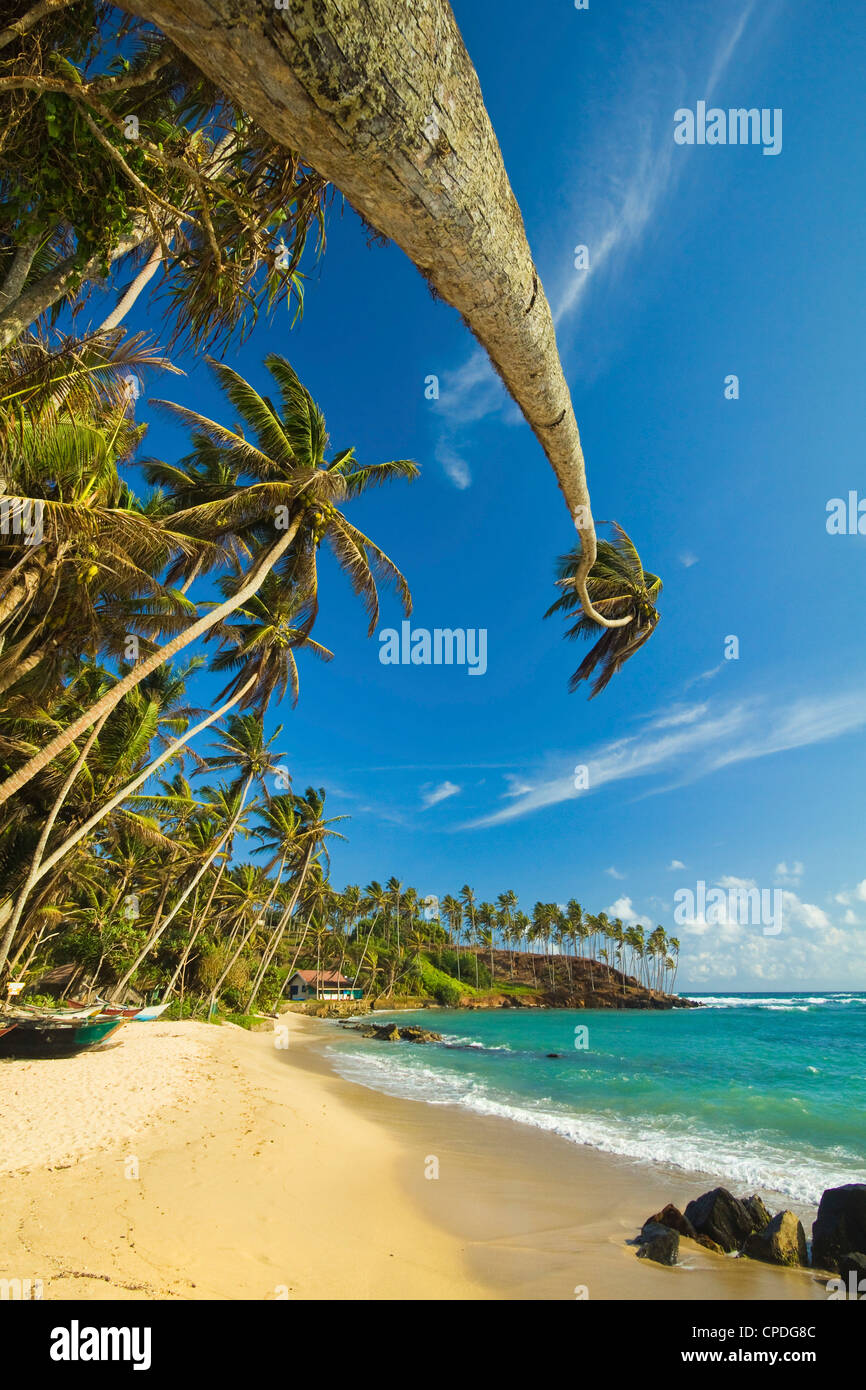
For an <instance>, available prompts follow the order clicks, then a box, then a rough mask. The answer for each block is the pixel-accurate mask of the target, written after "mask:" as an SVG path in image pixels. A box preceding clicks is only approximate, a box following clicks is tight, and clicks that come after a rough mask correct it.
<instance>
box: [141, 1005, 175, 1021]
mask: <svg viewBox="0 0 866 1390" xmlns="http://www.w3.org/2000/svg"><path fill="white" fill-rule="evenodd" d="M169 1002H170V1001H169ZM167 1008H168V1004H151V1005H150V1007H149V1008H147V1009H139V1010H138V1011H137V1013H135V1014H134V1015H133V1019H132V1021H133V1023H153V1022H154V1020H155V1019H157V1018H159V1016H160V1014H164V1013H165V1011H166V1009H167Z"/></svg>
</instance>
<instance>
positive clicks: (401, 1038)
mask: <svg viewBox="0 0 866 1390" xmlns="http://www.w3.org/2000/svg"><path fill="white" fill-rule="evenodd" d="M346 1027H348V1028H351V1030H352V1032H354V1033H360V1034H361V1036H362V1037H365V1038H376V1039H377V1040H378V1041H379V1042H410V1043H430V1042H441V1041H442V1034H441V1033H433V1032H431V1031H430V1029H429V1028H416V1027H414V1026H412V1027H407V1028H399V1027H398V1026H397V1024H396V1023H349V1024H347V1025H346Z"/></svg>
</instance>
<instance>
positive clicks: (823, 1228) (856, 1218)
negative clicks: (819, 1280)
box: [812, 1182, 866, 1273]
mask: <svg viewBox="0 0 866 1390" xmlns="http://www.w3.org/2000/svg"><path fill="white" fill-rule="evenodd" d="M858 1250H866V1183H862V1182H851V1183H847V1184H846V1186H845V1187H828V1188H827V1190H826V1192H825V1193H824V1195H823V1196H822V1198H821V1202H820V1205H819V1207H818V1216H817V1218H816V1220H815V1223H814V1225H813V1226H812V1263H813V1264H814V1265H816V1266H817V1267H818V1268H819V1269H828V1270H830V1271H831V1272H833V1273H835V1272H836V1271H837V1270H838V1269H839V1267H840V1262H841V1260H842V1257H843V1255H848V1254H849V1253H850V1252H852V1251H853V1252H856V1251H858Z"/></svg>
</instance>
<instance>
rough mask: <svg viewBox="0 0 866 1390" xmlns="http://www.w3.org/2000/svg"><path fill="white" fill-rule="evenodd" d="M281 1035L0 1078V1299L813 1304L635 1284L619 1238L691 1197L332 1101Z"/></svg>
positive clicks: (716, 1279) (540, 1148)
mask: <svg viewBox="0 0 866 1390" xmlns="http://www.w3.org/2000/svg"><path fill="white" fill-rule="evenodd" d="M283 1024H285V1026H286V1028H287V1029H288V1038H287V1041H288V1046H287V1047H283V1046H275V1038H274V1037H273V1036H270V1035H268V1034H266V1033H255V1034H253V1033H247V1032H245V1031H243V1030H241V1029H237V1028H233V1027H231V1026H226V1027H222V1028H214V1027H210V1026H208V1025H206V1024H196V1023H157V1024H145V1025H142V1024H131V1025H128V1026H127V1027H125V1028H124V1029H123V1030H122V1031H121V1033H120V1034H119V1035H118V1038H117V1041H116V1042H115V1041H114V1040H112V1041H111V1042H110V1043H108V1044H106V1046H105V1048H104V1049H102V1050H97V1051H96V1052H93V1053H85V1054H82V1055H81V1056H78V1057H71V1058H65V1059H52V1060H46V1061H6V1062H4V1063H2V1064H0V1114H2V1125H0V1174H2V1180H3V1203H2V1213H0V1276H3V1277H6V1278H21V1279H26V1278H29V1279H31V1280H41V1282H42V1289H43V1297H44V1298H46V1299H69V1298H71V1299H85V1300H87V1299H111V1298H119V1299H152V1298H156V1299H214V1298H215V1299H266V1300H267V1299H280V1298H290V1299H319V1298H322V1299H325V1298H327V1299H341V1300H342V1299H398V1298H399V1299H404V1298H405V1299H503V1298H506V1299H511V1298H513V1299H544V1300H547V1299H557V1300H558V1299H569V1300H574V1299H575V1298H578V1297H588V1298H589V1299H598V1298H601V1299H677V1300H679V1299H720V1298H724V1299H726V1300H727V1299H775V1298H782V1299H804V1298H805V1299H808V1298H816V1299H824V1298H825V1297H826V1293H825V1288H824V1280H823V1279H822V1278H821V1276H820V1275H816V1274H815V1273H813V1272H811V1271H808V1270H783V1269H776V1268H772V1267H769V1266H764V1265H761V1264H759V1263H756V1262H754V1261H746V1260H733V1259H731V1258H729V1257H723V1256H719V1255H714V1254H712V1253H709V1252H707V1251H705V1250H703V1249H701V1248H700V1247H699V1246H697V1245H693V1244H692V1243H691V1242H689V1241H685V1240H684V1241H683V1242H682V1245H681V1256H680V1259H681V1262H680V1264H679V1265H678V1266H676V1267H675V1268H671V1269H668V1268H663V1267H661V1266H657V1265H653V1264H651V1263H650V1262H648V1261H646V1260H640V1261H638V1260H637V1259H636V1256H635V1250H634V1248H633V1247H632V1246H630V1245H629V1244H627V1241H628V1240H629V1239H630V1238H632V1237H633V1236H634V1235H635V1234H636V1233H637V1229H638V1228H639V1226H640V1225H641V1223H642V1222H643V1221H644V1220H645V1219H646V1218H647V1217H648V1216H649V1215H650V1214H651V1213H652V1212H653V1211H656V1210H658V1209H659V1208H660V1207H662V1206H663V1205H664V1204H665V1203H666V1202H668V1201H674V1202H676V1203H677V1204H678V1205H679V1206H680V1207H682V1206H683V1205H684V1204H685V1202H687V1201H688V1200H689V1199H690V1198H691V1197H693V1196H695V1195H697V1194H698V1193H699V1192H700V1191H703V1190H705V1189H706V1187H707V1186H708V1185H711V1184H708V1183H707V1182H706V1181H705V1180H702V1181H698V1180H688V1179H684V1178H683V1177H682V1176H680V1175H675V1174H673V1173H667V1172H665V1171H664V1170H662V1169H660V1168H658V1167H656V1166H651V1165H648V1164H647V1165H636V1164H635V1163H633V1162H631V1161H626V1160H620V1159H617V1158H615V1157H612V1156H610V1155H607V1154H602V1153H598V1152H596V1151H594V1150H590V1149H584V1148H581V1147H578V1146H576V1145H573V1144H569V1143H567V1142H565V1141H564V1140H562V1139H559V1138H558V1137H556V1136H554V1135H550V1134H544V1133H541V1132H538V1131H534V1130H530V1129H526V1128H524V1127H522V1126H520V1125H515V1124H512V1123H511V1122H509V1121H505V1120H501V1119H495V1118H484V1117H479V1116H475V1115H467V1114H464V1113H461V1112H459V1111H457V1110H456V1109H453V1108H451V1107H449V1106H430V1105H424V1104H420V1103H416V1102H412V1101H408V1100H397V1099H394V1098H391V1097H388V1096H384V1095H380V1094H378V1093H376V1092H373V1091H370V1090H367V1089H365V1088H364V1087H361V1086H356V1085H352V1084H350V1083H349V1082H346V1081H344V1080H343V1079H341V1078H340V1077H339V1076H337V1075H336V1074H335V1073H334V1072H333V1070H332V1069H331V1067H330V1065H329V1063H328V1061H327V1058H326V1057H325V1055H324V1052H325V1048H326V1046H327V1040H328V1032H329V1026H328V1025H327V1024H323V1023H321V1022H319V1021H317V1020H313V1019H307V1018H304V1017H300V1016H298V1015H294V1014H288V1015H285V1016H284V1017H283V1019H282V1020H281V1026H282V1025H283ZM276 1041H278V1042H282V1041H285V1036H284V1037H283V1038H280V1039H277V1040H276ZM371 1045H373V1046H377V1045H378V1046H385V1044H371ZM437 1170H438V1176H437V1177H432V1176H430V1175H431V1174H432V1173H433V1172H435V1171H437Z"/></svg>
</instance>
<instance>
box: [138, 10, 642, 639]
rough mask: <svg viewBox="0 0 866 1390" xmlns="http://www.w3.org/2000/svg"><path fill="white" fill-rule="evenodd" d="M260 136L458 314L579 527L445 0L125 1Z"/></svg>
mask: <svg viewBox="0 0 866 1390" xmlns="http://www.w3.org/2000/svg"><path fill="white" fill-rule="evenodd" d="M123 3H124V8H126V9H129V10H131V11H132V12H133V13H135V14H138V15H140V16H141V17H142V18H144V19H147V20H150V21H152V22H153V23H155V24H157V25H158V26H159V28H160V29H162V30H163V32H164V33H165V34H166V35H167V36H168V37H169V38H170V39H171V40H172V41H173V42H174V43H176V44H177V46H178V47H179V48H180V49H182V50H183V51H184V52H185V53H187V54H188V55H189V57H190V58H192V60H193V61H194V62H195V63H196V64H197V66H199V67H200V68H202V69H203V70H204V72H205V73H207V74H208V75H209V76H210V77H211V78H212V79H213V80H214V81H215V82H217V84H218V85H219V86H220V87H221V88H222V89H223V90H224V91H226V92H227V94H228V95H229V96H230V97H231V98H232V99H233V100H234V101H235V102H236V103H237V104H238V105H239V106H240V107H241V108H242V109H243V110H245V111H246V112H247V113H248V114H249V115H250V116H251V117H252V118H253V120H255V121H256V122H257V123H258V124H259V125H260V126H261V127H262V128H263V129H264V130H266V131H267V132H268V134H269V135H271V136H273V138H274V139H275V140H277V141H279V142H280V143H281V144H282V145H284V146H285V147H286V148H287V149H289V148H290V149H300V150H302V151H303V155H304V159H305V160H307V161H308V162H309V163H310V164H312V165H313V167H314V168H315V169H316V170H317V171H318V173H320V174H321V175H322V176H323V177H324V178H326V179H328V180H329V181H330V182H332V183H334V184H335V185H336V186H337V187H338V188H339V189H341V191H342V192H343V193H344V194H345V195H346V197H347V198H348V199H349V201H350V202H351V204H352V205H353V207H354V208H356V210H357V211H358V212H360V213H362V214H363V216H364V217H365V218H366V220H367V221H368V222H369V223H371V224H372V225H373V226H374V227H375V228H376V230H377V231H378V232H380V233H382V234H384V235H385V236H387V237H390V238H391V240H393V241H395V242H397V244H398V245H399V246H401V247H402V248H403V250H404V251H405V252H406V254H407V255H408V256H409V258H410V259H411V260H412V261H413V262H414V263H415V265H416V266H417V267H418V269H419V270H420V271H421V273H422V275H424V276H425V278H426V279H427V280H428V281H429V283H430V284H431V285H432V286H433V288H434V290H435V291H436V293H437V294H438V295H440V296H441V297H442V298H443V299H446V300H447V301H448V303H449V304H451V305H453V306H454V308H456V309H457V310H458V311H459V313H460V314H461V315H462V317H463V319H464V321H465V322H466V324H467V325H468V326H469V328H470V329H471V331H472V332H473V333H474V334H475V336H476V338H477V339H478V341H479V342H480V343H481V344H482V346H483V347H484V348H485V349H486V351H487V353H488V354H489V356H490V359H491V361H492V363H493V365H494V367H495V368H496V370H497V372H498V373H499V375H500V376H501V377H502V380H503V381H504V383H505V385H506V386H507V388H508V390H509V391H510V392H511V395H512V396H513V397H514V399H515V401H516V402H517V404H518V405H519V406H520V409H521V410H522V411H523V414H524V416H525V417H526V419H527V421H528V423H529V425H530V427H531V428H532V430H533V432H534V434H535V435H536V438H537V439H538V441H539V443H540V444H541V446H542V448H543V449H544V451H545V453H546V455H547V457H548V460H549V461H550V464H551V465H552V467H553V470H554V473H555V474H556V478H557V481H558V483H559V486H560V488H561V489H562V492H563V495H564V497H565V500H566V502H567V504H568V507H569V510H570V512H571V515H572V519H573V521H574V524H575V526H576V528H577V530H578V533H579V535H580V540H581V567H580V574H579V575H578V576H577V577H576V583H575V587H576V590H577V592H578V593H579V595H580V598H581V602H582V604H583V607H584V610H585V612H586V613H587V615H588V616H590V617H592V618H593V619H594V621H596V622H597V623H599V624H600V625H601V626H603V627H609V626H622V625H623V623H625V622H628V621H630V619H628V618H626V619H619V620H616V621H614V622H613V623H611V621H610V620H608V619H605V618H603V617H602V616H601V615H600V614H599V613H597V612H596V611H595V609H594V608H593V606H592V604H591V602H590V599H589V595H588V593H587V589H586V578H587V575H588V574H589V571H590V570H591V568H592V566H593V564H594V563H595V558H596V538H595V528H594V526H593V521H592V512H591V509H590V501H589V492H588V489H587V484H586V476H585V469H584V460H583V452H582V450H581V445H580V437H579V435H578V430H577V423H576V421H575V418H574V411H573V409H572V404H571V396H570V394H569V390H568V386H567V384H566V380H565V376H564V374H563V370H562V365H561V363H560V360H559V354H558V352H557V347H556V337H555V334H554V329H553V319H552V316H551V313H550V307H549V305H548V302H547V299H546V298H545V295H544V291H543V289H542V287H541V281H540V280H539V277H538V272H537V270H536V269H535V266H534V264H533V261H532V256H531V253H530V250H529V245H528V243H527V240H526V233H525V231H524V227H523V219H522V218H521V215H520V208H519V207H518V205H517V201H516V199H515V197H514V194H513V192H512V190H511V186H510V184H509V182H508V176H507V174H506V172H505V166H504V164H503V162H502V154H501V152H500V149H499V145H498V143H497V140H496V136H495V134H494V132H493V127H492V126H491V124H490V118H489V116H488V115H487V111H486V110H485V107H484V101H483V98H482V95H481V89H480V86H479V83H478V77H477V75H476V73H475V69H474V68H473V66H472V63H471V61H470V59H469V55H468V53H467V52H466V48H465V47H464V44H463V40H462V38H461V36H460V31H459V30H458V28H457V23H456V21H455V19H454V15H453V14H452V12H451V8H450V6H449V5H448V4H447V0H413V3H412V4H411V5H395V4H394V0H356V2H355V3H353V4H346V3H345V0H319V3H317V4H316V5H310V4H309V0H284V3H283V5H282V6H281V7H280V8H279V9H277V10H273V11H270V12H269V11H268V9H267V7H265V8H264V9H263V7H262V6H261V4H260V3H258V0H197V3H195V4H190V3H189V0H123Z"/></svg>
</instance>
